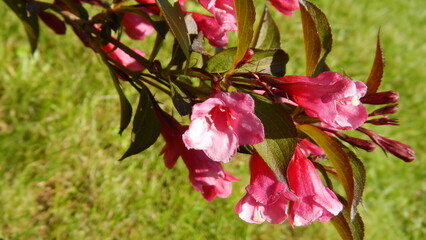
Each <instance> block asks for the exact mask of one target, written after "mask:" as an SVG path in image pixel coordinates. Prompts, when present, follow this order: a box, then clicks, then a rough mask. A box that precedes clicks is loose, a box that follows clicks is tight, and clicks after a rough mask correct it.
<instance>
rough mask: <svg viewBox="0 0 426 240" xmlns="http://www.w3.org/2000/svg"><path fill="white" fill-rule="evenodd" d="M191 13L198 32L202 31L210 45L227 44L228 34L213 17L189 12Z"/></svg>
mask: <svg viewBox="0 0 426 240" xmlns="http://www.w3.org/2000/svg"><path fill="white" fill-rule="evenodd" d="M191 15H192V18H193V19H194V21H195V23H196V24H197V28H198V32H202V33H203V35H204V37H205V38H207V39H208V40H209V43H210V44H211V45H212V46H214V47H225V46H226V45H228V34H227V33H226V31H225V29H223V28H222V26H221V25H219V24H218V23H217V22H216V20H215V19H214V18H213V17H209V16H205V15H203V14H200V13H191Z"/></svg>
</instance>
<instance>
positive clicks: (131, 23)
mask: <svg viewBox="0 0 426 240" xmlns="http://www.w3.org/2000/svg"><path fill="white" fill-rule="evenodd" d="M123 26H124V31H125V32H126V34H127V35H128V36H129V37H130V38H131V39H134V40H144V39H145V37H146V36H148V35H151V34H152V33H153V32H154V27H153V26H152V25H151V23H150V22H149V21H147V20H146V19H145V18H143V17H141V16H139V15H137V14H134V13H125V14H124V16H123Z"/></svg>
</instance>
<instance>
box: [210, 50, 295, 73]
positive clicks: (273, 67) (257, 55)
mask: <svg viewBox="0 0 426 240" xmlns="http://www.w3.org/2000/svg"><path fill="white" fill-rule="evenodd" d="M236 51H237V49H236V48H229V49H226V50H224V51H222V52H220V53H218V54H216V55H214V56H213V57H211V58H210V59H209V60H208V61H207V63H206V66H205V70H206V71H208V72H210V73H223V72H225V71H227V70H228V69H229V68H230V67H231V66H232V64H233V58H234V56H235V52H236ZM253 52H254V55H253V57H252V58H251V59H250V60H249V61H248V62H247V63H245V64H244V65H243V66H242V67H240V68H237V69H234V72H261V73H268V74H271V75H273V76H275V77H282V76H284V74H285V70H286V64H287V62H288V60H289V58H288V55H287V53H286V52H284V51H283V50H281V49H274V50H258V49H254V50H253Z"/></svg>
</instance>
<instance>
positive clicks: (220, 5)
mask: <svg viewBox="0 0 426 240" xmlns="http://www.w3.org/2000/svg"><path fill="white" fill-rule="evenodd" d="M199 2H200V4H201V5H202V6H203V7H204V8H205V9H207V11H209V12H210V13H212V14H213V16H214V18H215V19H216V22H217V23H218V24H219V25H220V26H222V28H223V29H224V30H226V31H236V30H237V18H236V17H235V7H234V1H233V0H199Z"/></svg>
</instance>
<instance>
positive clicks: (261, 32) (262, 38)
mask: <svg viewBox="0 0 426 240" xmlns="http://www.w3.org/2000/svg"><path fill="white" fill-rule="evenodd" d="M252 47H253V48H257V49H274V48H280V47H281V36H280V31H279V29H278V26H277V24H276V23H275V21H274V19H273V18H272V16H271V14H270V13H269V9H268V4H265V8H264V10H263V14H262V17H261V19H260V22H259V26H258V27H257V30H256V34H255V37H254V39H253V43H252Z"/></svg>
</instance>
